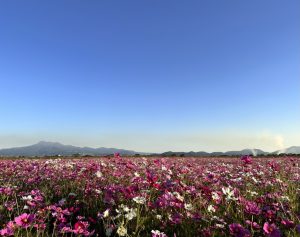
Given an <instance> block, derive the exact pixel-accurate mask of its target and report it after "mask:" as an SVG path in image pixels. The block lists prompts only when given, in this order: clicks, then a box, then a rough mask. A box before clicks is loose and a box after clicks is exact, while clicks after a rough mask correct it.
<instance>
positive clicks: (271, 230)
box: [263, 222, 281, 237]
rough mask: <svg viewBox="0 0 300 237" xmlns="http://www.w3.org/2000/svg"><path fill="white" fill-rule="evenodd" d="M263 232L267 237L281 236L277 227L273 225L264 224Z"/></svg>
mask: <svg viewBox="0 0 300 237" xmlns="http://www.w3.org/2000/svg"><path fill="white" fill-rule="evenodd" d="M263 230H264V232H265V234H266V235H267V236H269V237H280V236H281V233H280V230H279V229H278V227H277V226H276V225H275V224H269V223H268V222H266V223H265V224H264V227H263Z"/></svg>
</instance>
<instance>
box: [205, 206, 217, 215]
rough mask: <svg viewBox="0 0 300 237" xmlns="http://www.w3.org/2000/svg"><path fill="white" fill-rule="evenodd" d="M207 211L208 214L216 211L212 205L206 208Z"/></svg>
mask: <svg viewBox="0 0 300 237" xmlns="http://www.w3.org/2000/svg"><path fill="white" fill-rule="evenodd" d="M207 210H208V211H209V212H210V213H212V212H215V211H216V209H215V208H214V206H213V205H209V206H208V207H207Z"/></svg>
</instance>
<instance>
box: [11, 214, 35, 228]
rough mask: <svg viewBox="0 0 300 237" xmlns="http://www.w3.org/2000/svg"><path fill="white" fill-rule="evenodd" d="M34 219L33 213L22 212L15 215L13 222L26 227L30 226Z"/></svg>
mask: <svg viewBox="0 0 300 237" xmlns="http://www.w3.org/2000/svg"><path fill="white" fill-rule="evenodd" d="M34 219H35V215H34V214H27V213H23V214H21V215H20V216H17V217H15V223H16V225H17V226H19V227H22V228H28V227H30V226H31V224H32V223H33V221H34Z"/></svg>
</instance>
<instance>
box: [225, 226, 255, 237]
mask: <svg viewBox="0 0 300 237" xmlns="http://www.w3.org/2000/svg"><path fill="white" fill-rule="evenodd" d="M229 230H230V234H231V235H232V236H234V237H250V231H249V230H247V229H245V228H244V227H243V226H241V225H240V224H236V223H233V224H230V225H229Z"/></svg>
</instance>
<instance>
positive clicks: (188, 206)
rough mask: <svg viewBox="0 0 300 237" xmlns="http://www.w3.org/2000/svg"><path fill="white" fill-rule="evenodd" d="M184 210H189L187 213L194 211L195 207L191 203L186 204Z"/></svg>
mask: <svg viewBox="0 0 300 237" xmlns="http://www.w3.org/2000/svg"><path fill="white" fill-rule="evenodd" d="M184 209H185V210H187V211H191V210H193V205H192V204H190V203H185V204H184Z"/></svg>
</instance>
